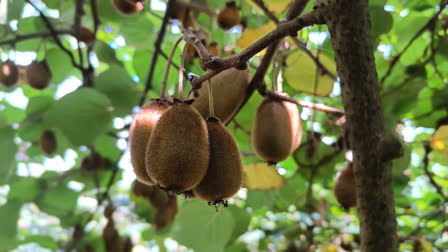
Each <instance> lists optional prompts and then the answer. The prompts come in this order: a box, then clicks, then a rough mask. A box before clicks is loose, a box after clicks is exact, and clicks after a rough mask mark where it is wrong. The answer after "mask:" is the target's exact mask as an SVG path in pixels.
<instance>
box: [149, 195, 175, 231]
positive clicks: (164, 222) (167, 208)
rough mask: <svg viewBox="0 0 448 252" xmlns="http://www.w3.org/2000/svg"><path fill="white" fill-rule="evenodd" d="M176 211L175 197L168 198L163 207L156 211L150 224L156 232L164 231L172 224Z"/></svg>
mask: <svg viewBox="0 0 448 252" xmlns="http://www.w3.org/2000/svg"><path fill="white" fill-rule="evenodd" d="M178 211H179V207H178V205H177V198H176V196H170V197H169V198H168V200H167V202H166V203H165V205H163V206H162V207H160V208H158V209H157V212H156V214H155V215H154V217H153V219H152V224H153V225H154V226H155V227H156V230H161V229H164V228H166V227H168V226H169V225H170V224H171V223H173V221H174V219H175V218H176V215H177V212H178Z"/></svg>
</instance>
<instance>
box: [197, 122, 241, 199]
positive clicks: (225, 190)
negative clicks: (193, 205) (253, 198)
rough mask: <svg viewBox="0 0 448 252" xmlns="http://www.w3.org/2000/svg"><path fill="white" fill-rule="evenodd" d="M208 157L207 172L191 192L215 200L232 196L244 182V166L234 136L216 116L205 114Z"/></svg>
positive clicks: (199, 196)
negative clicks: (208, 143) (208, 146)
mask: <svg viewBox="0 0 448 252" xmlns="http://www.w3.org/2000/svg"><path fill="white" fill-rule="evenodd" d="M207 130H208V138H209V141H210V161H209V166H208V170H207V174H206V175H205V177H204V178H203V179H202V181H201V183H199V185H197V186H196V187H195V188H194V189H193V192H194V194H195V195H196V196H197V197H198V198H200V199H202V200H205V201H208V202H212V203H214V204H217V203H222V202H223V201H224V200H225V199H227V198H230V197H232V196H233V195H234V194H235V193H237V192H238V190H239V189H240V188H241V185H242V183H243V166H242V164H241V157H240V151H239V150H238V146H237V145H236V142H235V139H234V138H233V136H232V134H231V133H230V132H229V131H228V130H227V128H226V127H225V126H224V124H222V123H221V122H220V121H219V120H218V119H217V118H215V117H209V118H207Z"/></svg>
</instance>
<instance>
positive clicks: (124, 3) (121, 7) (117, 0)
mask: <svg viewBox="0 0 448 252" xmlns="http://www.w3.org/2000/svg"><path fill="white" fill-rule="evenodd" d="M111 2H112V6H113V7H114V8H115V10H116V11H117V12H118V13H120V14H123V15H134V14H137V13H139V12H140V11H141V10H143V3H144V1H139V0H111Z"/></svg>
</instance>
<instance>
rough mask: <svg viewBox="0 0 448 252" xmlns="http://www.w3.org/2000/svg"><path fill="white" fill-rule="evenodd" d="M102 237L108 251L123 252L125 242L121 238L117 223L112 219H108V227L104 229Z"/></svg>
mask: <svg viewBox="0 0 448 252" xmlns="http://www.w3.org/2000/svg"><path fill="white" fill-rule="evenodd" d="M102 237H103V240H104V244H105V247H106V251H109V252H122V247H123V240H122V239H121V237H120V234H119V233H118V231H117V229H116V228H115V223H114V220H113V219H112V218H110V219H108V221H107V224H106V226H105V227H104V229H103V233H102Z"/></svg>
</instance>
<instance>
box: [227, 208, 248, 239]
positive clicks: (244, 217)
mask: <svg viewBox="0 0 448 252" xmlns="http://www.w3.org/2000/svg"><path fill="white" fill-rule="evenodd" d="M227 209H229V210H230V212H231V213H232V216H233V220H234V222H235V227H234V228H233V232H232V236H231V237H230V240H229V241H228V242H227V245H230V244H232V243H233V242H234V241H235V240H236V239H238V237H240V236H241V235H242V234H244V233H246V232H247V229H248V227H249V223H250V219H251V215H250V214H249V213H248V212H247V211H246V210H245V209H243V208H239V207H237V206H235V205H230V206H229V207H228V208H227Z"/></svg>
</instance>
